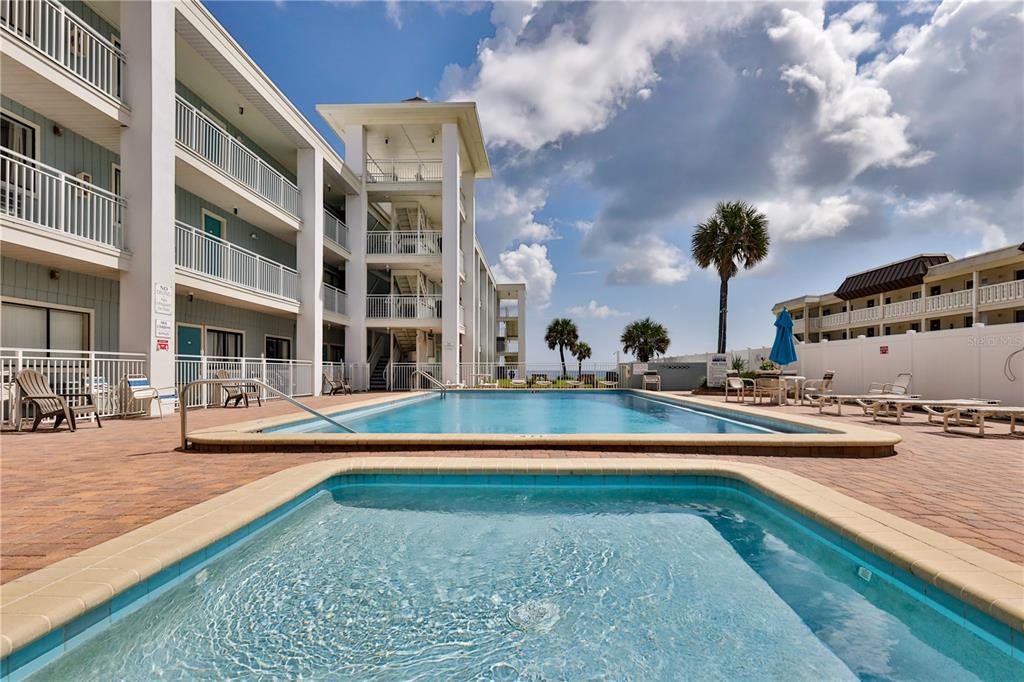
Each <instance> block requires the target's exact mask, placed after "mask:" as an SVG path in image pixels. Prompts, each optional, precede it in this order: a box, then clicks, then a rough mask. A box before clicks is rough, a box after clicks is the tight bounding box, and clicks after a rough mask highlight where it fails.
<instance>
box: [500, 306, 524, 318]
mask: <svg viewBox="0 0 1024 682" xmlns="http://www.w3.org/2000/svg"><path fill="white" fill-rule="evenodd" d="M498 317H519V307H518V306H514V305H503V306H498Z"/></svg>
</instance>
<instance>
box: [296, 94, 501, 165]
mask: <svg viewBox="0 0 1024 682" xmlns="http://www.w3.org/2000/svg"><path fill="white" fill-rule="evenodd" d="M316 110H317V111H318V112H320V115H321V116H323V117H324V120H325V121H327V123H328V125H330V126H331V128H333V129H334V132H336V133H337V134H338V137H340V138H341V139H342V140H343V141H345V142H346V143H347V140H346V139H345V134H346V128H347V126H350V125H363V126H367V127H369V128H372V127H373V126H395V125H397V126H404V125H410V126H411V125H440V124H442V123H455V124H457V125H458V128H459V135H460V136H461V138H462V148H463V149H464V150H465V152H466V156H467V157H468V160H469V162H470V164H472V167H473V174H474V177H476V178H478V179H483V178H490V177H491V161H490V159H489V158H488V157H487V149H486V147H485V146H484V133H483V127H482V126H481V125H480V115H479V113H478V112H477V108H476V102H420V101H415V102H396V103H391V104H318V105H316Z"/></svg>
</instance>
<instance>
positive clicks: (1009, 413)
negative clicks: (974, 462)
mask: <svg viewBox="0 0 1024 682" xmlns="http://www.w3.org/2000/svg"><path fill="white" fill-rule="evenodd" d="M965 412H966V413H967V414H968V416H970V424H971V426H974V427H976V428H977V429H978V433H977V434H967V435H977V436H978V438H984V437H985V420H986V419H988V418H990V417H1009V419H1010V435H1011V436H1022V435H1024V433H1018V432H1017V420H1018V419H1024V407H999V406H995V405H988V406H982V405H976V406H973V407H947V408H945V409H943V411H942V430H943V431H945V432H946V433H966V432H965V431H953V430H952V429H950V428H949V422H950V421H952V420H955V421H956V425H957V426H961V425H962V422H963V421H964V413H965Z"/></svg>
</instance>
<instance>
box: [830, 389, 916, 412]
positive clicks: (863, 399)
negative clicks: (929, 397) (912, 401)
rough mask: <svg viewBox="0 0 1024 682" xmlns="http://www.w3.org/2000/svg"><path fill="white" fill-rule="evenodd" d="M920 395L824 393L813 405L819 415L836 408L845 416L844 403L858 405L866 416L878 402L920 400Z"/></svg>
mask: <svg viewBox="0 0 1024 682" xmlns="http://www.w3.org/2000/svg"><path fill="white" fill-rule="evenodd" d="M920 397H921V396H919V395H905V394H903V393H824V394H822V395H819V396H815V397H814V398H813V399H812V400H811V403H812V404H813V405H816V406H817V408H818V412H819V413H824V412H825V408H826V407H829V406H834V407H835V408H836V415H838V416H840V417H841V416H842V415H843V404H844V403H856V404H857V405H859V406H860V407H861V408H862V409H863V410H864V414H868V411H869V410H871V409H873V406H874V404H875V403H876V402H880V403H885V402H886V401H887V400H899V399H901V398H920Z"/></svg>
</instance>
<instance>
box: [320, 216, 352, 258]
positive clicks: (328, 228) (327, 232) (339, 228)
mask: <svg viewBox="0 0 1024 682" xmlns="http://www.w3.org/2000/svg"><path fill="white" fill-rule="evenodd" d="M324 236H325V237H327V238H328V239H330V240H331V241H332V242H334V243H335V244H337V245H338V246H340V247H341V248H343V249H345V250H346V251H348V225H346V224H345V223H344V222H342V220H341V218H339V217H337V216H336V215H334V214H333V213H331V212H330V211H328V210H327V209H324Z"/></svg>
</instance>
